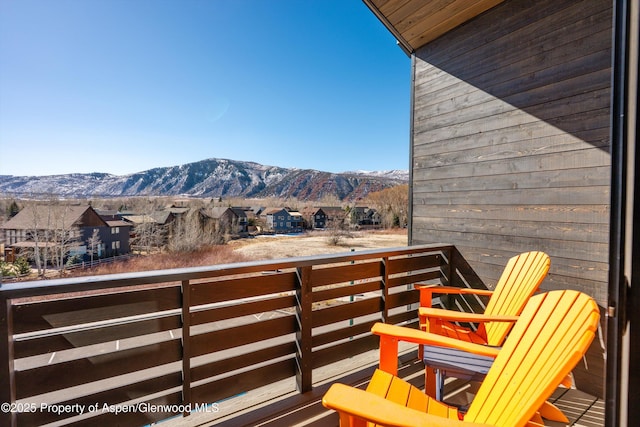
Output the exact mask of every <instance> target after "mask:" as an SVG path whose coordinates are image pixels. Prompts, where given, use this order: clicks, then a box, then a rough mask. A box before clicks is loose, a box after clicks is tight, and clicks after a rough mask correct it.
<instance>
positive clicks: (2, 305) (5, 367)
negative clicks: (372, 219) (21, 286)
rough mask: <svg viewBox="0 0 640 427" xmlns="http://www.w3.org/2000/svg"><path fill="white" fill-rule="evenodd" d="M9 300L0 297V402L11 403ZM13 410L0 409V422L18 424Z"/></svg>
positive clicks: (10, 324)
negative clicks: (0, 384) (0, 385)
mask: <svg viewBox="0 0 640 427" xmlns="http://www.w3.org/2000/svg"><path fill="white" fill-rule="evenodd" d="M11 315H12V313H11V301H10V300H8V299H6V298H2V299H0V343H1V344H0V346H1V348H0V369H1V371H0V378H1V379H2V380H1V381H0V383H2V384H4V385H3V386H2V387H0V403H2V404H7V403H8V404H11V403H12V402H15V400H16V383H15V377H14V375H13V338H12V336H13V321H12V316H11ZM16 415H17V414H16V413H15V412H11V411H4V410H3V411H0V424H2V425H4V426H12V427H15V426H17V425H18V421H17V417H16Z"/></svg>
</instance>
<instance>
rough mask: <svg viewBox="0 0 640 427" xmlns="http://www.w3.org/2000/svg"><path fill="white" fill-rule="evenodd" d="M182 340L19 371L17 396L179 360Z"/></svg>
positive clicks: (23, 396)
mask: <svg viewBox="0 0 640 427" xmlns="http://www.w3.org/2000/svg"><path fill="white" fill-rule="evenodd" d="M181 357H182V350H181V346H180V340H179V339H174V340H171V341H165V342H162V343H156V344H151V345H147V346H142V347H137V348H132V349H128V350H122V351H118V352H115V353H110V354H105V355H92V356H90V357H86V358H83V359H78V360H72V361H69V362H63V363H56V364H52V365H46V366H41V367H38V368H34V369H29V370H25V371H17V372H16V373H15V377H16V383H17V387H16V396H17V398H18V399H22V398H25V397H29V396H34V395H38V394H42V393H47V392H51V391H54V390H60V389H64V388H69V387H73V386H77V385H82V384H87V383H90V382H93V381H98V380H102V379H105V378H110V377H115V376H118V375H123V374H128V373H132V372H136V371H140V370H143V369H147V368H151V367H154V366H158V365H164V364H168V363H171V362H176V361H179V360H180V359H181Z"/></svg>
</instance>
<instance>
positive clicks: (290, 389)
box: [161, 348, 604, 427]
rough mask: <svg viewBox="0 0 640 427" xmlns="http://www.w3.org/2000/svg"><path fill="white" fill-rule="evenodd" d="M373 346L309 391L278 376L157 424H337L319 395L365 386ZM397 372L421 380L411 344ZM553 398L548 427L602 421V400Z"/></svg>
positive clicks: (448, 395)
mask: <svg viewBox="0 0 640 427" xmlns="http://www.w3.org/2000/svg"><path fill="white" fill-rule="evenodd" d="M377 357H378V354H377V351H372V352H368V353H365V354H362V355H360V356H358V357H357V358H353V359H350V360H349V361H343V362H341V363H338V364H335V365H332V366H328V367H326V368H323V369H322V370H318V372H314V375H315V376H316V381H315V386H314V389H313V391H311V392H309V393H305V394H299V393H297V392H296V391H295V383H294V381H293V380H287V381H281V382H279V383H276V384H273V385H271V386H269V387H265V388H264V389H259V390H254V391H251V392H249V393H246V394H243V395H241V396H238V397H235V398H233V399H229V400H227V401H223V402H220V403H219V404H218V406H217V407H216V412H215V413H196V414H192V415H190V416H188V417H185V418H175V419H172V420H169V421H165V422H163V423H161V425H162V426H163V427H205V426H233V427H235V426H238V427H240V426H255V427H258V426H260V427H281V426H290V427H321V426H322V427H327V426H329V427H331V426H338V417H337V415H336V413H334V412H332V411H328V410H326V409H325V408H324V407H323V406H322V403H321V399H322V396H323V395H324V393H325V392H326V391H327V389H328V388H329V387H330V386H331V384H332V383H334V382H342V383H345V384H351V385H354V386H357V387H362V388H364V387H366V385H367V382H368V379H369V378H370V377H371V375H372V373H373V370H374V369H375V368H376V366H377ZM399 375H400V376H401V377H402V378H404V379H405V380H407V381H409V382H411V383H412V384H414V385H416V386H417V387H422V386H423V385H424V377H423V365H422V362H420V361H418V360H416V357H415V351H413V349H409V348H406V349H404V354H402V356H401V367H400V369H399ZM473 390H474V385H473V384H471V383H467V382H463V381H459V380H454V381H449V382H447V385H446V389H445V400H448V401H451V402H456V403H461V402H464V401H468V400H470V399H471V398H472V397H473ZM552 401H553V402H554V403H555V404H556V405H557V406H558V407H559V408H560V409H562V411H563V412H564V413H565V414H566V415H567V417H568V418H569V420H570V421H571V422H570V424H561V423H554V422H547V424H546V425H547V426H549V427H561V426H562V427H564V426H567V425H569V426H576V427H599V426H603V425H604V402H603V401H602V400H600V399H597V398H595V397H593V396H590V395H588V394H586V393H583V392H581V391H579V390H574V389H570V390H569V389H559V390H557V391H556V392H555V393H554V395H553V397H552Z"/></svg>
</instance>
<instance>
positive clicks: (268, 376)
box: [191, 358, 296, 403]
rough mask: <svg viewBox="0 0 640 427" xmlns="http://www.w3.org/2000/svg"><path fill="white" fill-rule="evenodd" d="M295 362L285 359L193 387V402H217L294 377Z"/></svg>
mask: <svg viewBox="0 0 640 427" xmlns="http://www.w3.org/2000/svg"><path fill="white" fill-rule="evenodd" d="M295 365H296V363H295V360H294V359H293V358H292V359H287V360H282V361H279V362H275V363H272V364H270V365H266V366H261V367H259V368H256V369H252V370H250V371H246V372H243V373H241V374H238V375H233V376H230V377H227V378H223V379H220V380H217V381H213V382H210V383H206V384H203V385H198V386H195V387H193V389H192V391H191V397H192V401H193V402H198V403H204V402H217V401H219V400H222V399H227V398H230V397H233V396H235V395H238V394H240V393H244V392H246V391H248V390H251V389H254V388H257V387H260V386H264V385H268V384H271V383H274V382H276V381H280V380H283V379H286V378H290V377H291V376H293V375H295Z"/></svg>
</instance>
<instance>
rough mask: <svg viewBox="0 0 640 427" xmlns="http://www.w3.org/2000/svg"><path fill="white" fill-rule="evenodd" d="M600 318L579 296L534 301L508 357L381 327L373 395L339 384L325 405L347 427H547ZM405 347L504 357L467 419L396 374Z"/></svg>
mask: <svg viewBox="0 0 640 427" xmlns="http://www.w3.org/2000/svg"><path fill="white" fill-rule="evenodd" d="M599 317H600V313H599V310H598V306H597V305H596V303H595V301H594V300H593V299H592V298H590V297H589V296H587V295H585V294H583V293H580V292H577V291H573V290H567V291H552V292H549V293H544V294H540V295H536V296H533V297H531V298H530V300H529V302H528V303H527V305H526V307H525V309H524V311H523V312H522V314H521V316H520V317H519V319H518V321H517V322H516V324H515V326H514V328H513V330H512V331H511V333H510V334H509V337H508V338H507V339H506V341H505V343H504V346H503V348H502V349H501V350H496V349H492V348H490V347H487V346H484V345H479V344H475V343H468V342H464V341H460V340H457V339H452V338H449V337H443V336H440V335H436V334H432V333H428V332H423V331H418V330H415V329H409V328H403V327H398V326H393V325H385V324H376V325H374V327H373V329H372V331H373V332H374V333H376V334H379V335H380V336H381V341H380V352H381V358H380V369H378V370H376V372H375V373H374V375H373V377H372V379H371V381H370V383H369V385H368V387H367V389H366V391H365V390H360V389H357V388H353V387H349V386H346V385H343V384H333V385H332V386H331V388H330V389H329V391H327V393H326V394H325V396H324V398H323V400H322V403H323V405H324V406H325V407H327V408H330V409H334V410H336V411H338V412H339V414H340V425H341V426H342V427H346V426H367V425H369V424H368V423H369V422H370V423H375V424H378V425H382V426H412V427H416V426H476V425H492V426H503V427H520V426H525V425H529V426H535V425H542V419H541V418H540V415H539V414H538V413H537V411H538V410H539V409H540V408H541V407H542V406H543V404H544V402H545V401H546V400H547V399H548V398H549V396H550V395H551V393H553V391H554V390H555V389H556V387H557V386H558V385H559V384H560V383H561V382H562V380H563V379H564V378H565V377H566V376H567V375H568V374H569V372H571V370H572V369H573V368H574V367H575V365H576V364H577V363H578V362H579V361H580V359H581V358H582V356H583V355H584V354H585V353H586V351H587V349H588V347H589V345H590V344H591V341H593V338H594V337H595V333H596V330H597V327H598V320H599ZM399 341H409V342H415V343H420V344H430V345H446V346H454V347H455V348H459V349H461V350H464V351H472V352H478V353H479V354H486V355H496V354H497V356H496V359H495V361H494V362H493V365H492V366H491V369H490V370H489V372H488V374H487V376H486V378H485V379H484V380H483V382H482V384H481V385H480V388H479V389H478V392H477V394H476V396H475V397H474V399H473V401H472V402H471V405H470V406H469V410H468V411H467V412H466V413H465V414H462V413H460V412H459V411H458V410H457V409H456V408H454V407H450V406H447V405H446V404H444V403H442V402H439V401H437V400H435V399H434V398H432V397H430V396H428V395H426V394H424V393H423V392H421V391H420V390H418V389H417V388H415V387H413V386H412V385H410V384H408V383H406V382H405V381H403V380H401V379H400V378H397V377H396V376H395V375H394V374H395V373H396V370H397V349H398V342H399ZM385 365H386V366H385ZM544 415H545V414H544V413H542V416H544Z"/></svg>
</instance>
